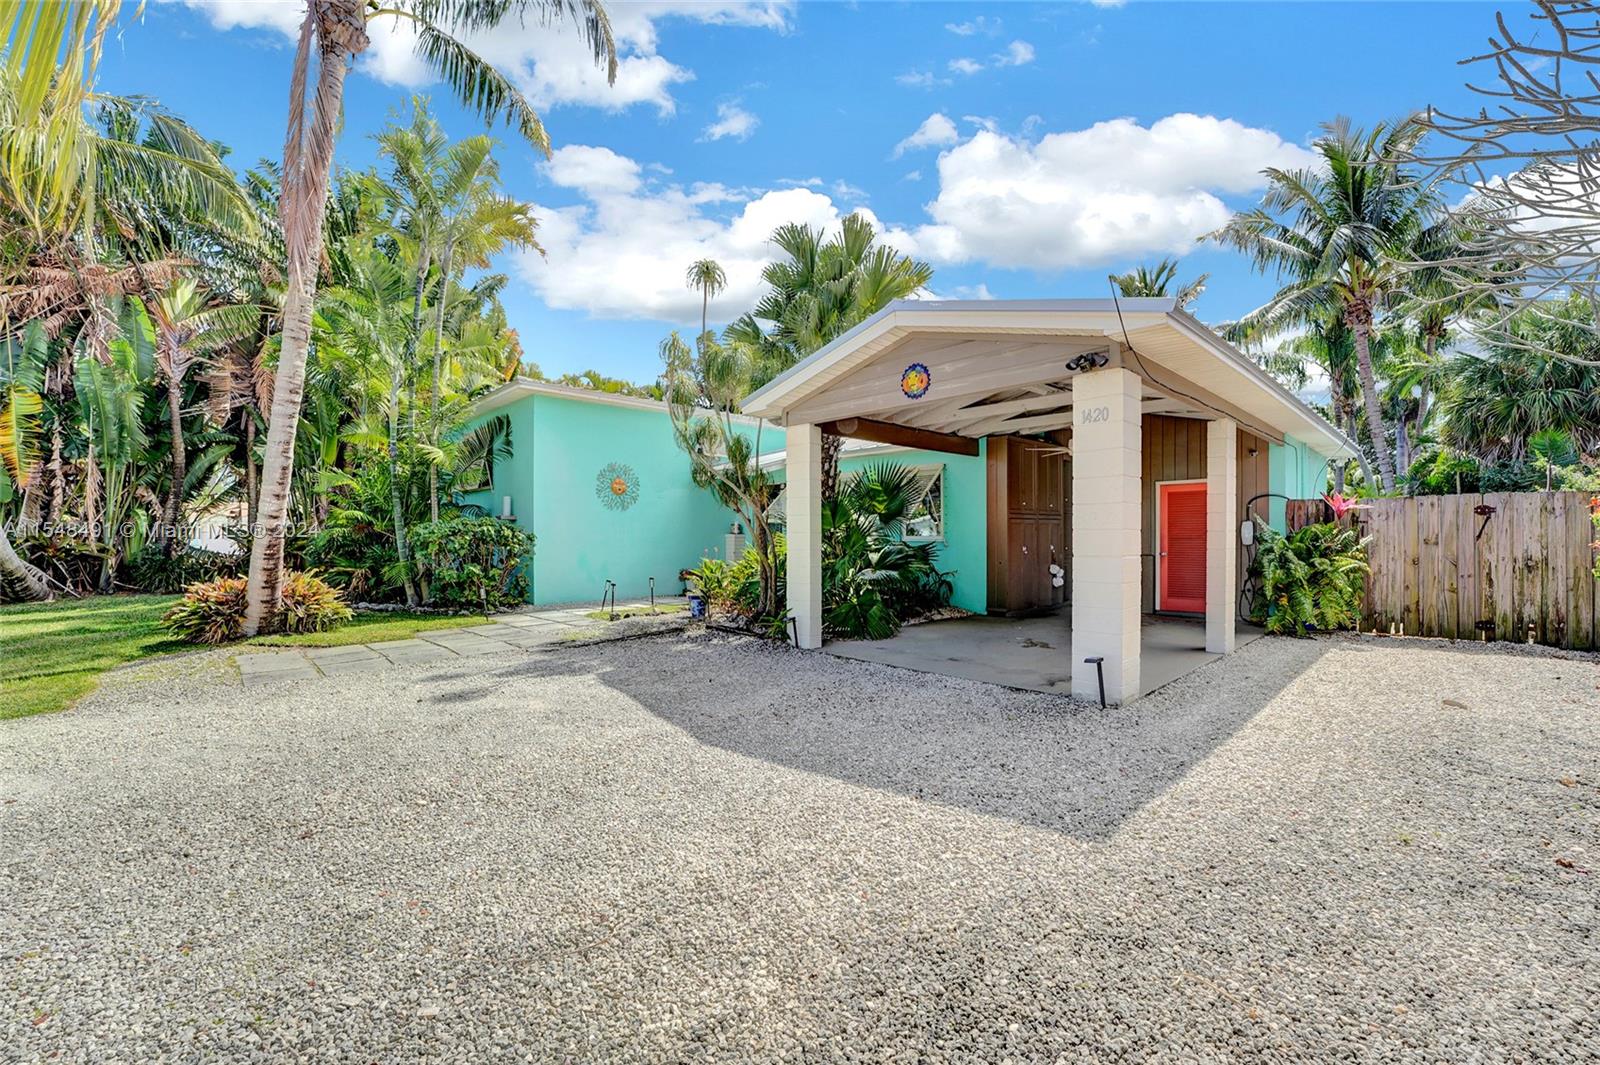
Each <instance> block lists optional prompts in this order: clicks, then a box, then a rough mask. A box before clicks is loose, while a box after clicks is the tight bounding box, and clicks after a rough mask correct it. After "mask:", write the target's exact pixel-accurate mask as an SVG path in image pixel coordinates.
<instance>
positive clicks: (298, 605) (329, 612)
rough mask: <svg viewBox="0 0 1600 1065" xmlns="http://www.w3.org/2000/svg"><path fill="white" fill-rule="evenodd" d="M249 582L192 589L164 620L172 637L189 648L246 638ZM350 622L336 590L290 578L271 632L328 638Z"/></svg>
mask: <svg viewBox="0 0 1600 1065" xmlns="http://www.w3.org/2000/svg"><path fill="white" fill-rule="evenodd" d="M244 609H245V579H244V578H243V577H223V578H222V579H220V580H215V581H207V582H205V583H202V584H191V585H190V586H189V590H188V591H187V592H185V593H184V596H183V598H182V599H180V600H178V601H177V602H176V603H174V604H173V605H172V608H171V609H170V610H168V611H167V612H166V614H165V615H163V616H162V624H164V625H165V626H166V628H167V631H168V632H171V633H172V634H173V635H174V636H176V637H178V639H180V640H185V641H187V642H189V643H209V644H222V643H229V642H231V641H233V640H237V639H239V638H240V637H241V636H243V635H244ZM349 620H350V608H349V607H347V606H345V603H344V599H343V598H342V597H341V596H340V595H339V591H338V589H336V588H333V587H330V586H329V585H327V584H326V583H324V582H323V581H321V580H318V579H317V578H316V577H315V576H313V575H312V574H309V573H291V574H289V577H288V580H286V581H284V585H283V606H282V607H281V608H280V609H279V610H278V611H277V612H276V613H274V615H273V616H272V618H271V620H270V624H269V631H271V632H286V633H299V632H326V631H327V630H328V629H331V628H335V627H337V626H339V625H341V624H343V623H344V622H346V621H349Z"/></svg>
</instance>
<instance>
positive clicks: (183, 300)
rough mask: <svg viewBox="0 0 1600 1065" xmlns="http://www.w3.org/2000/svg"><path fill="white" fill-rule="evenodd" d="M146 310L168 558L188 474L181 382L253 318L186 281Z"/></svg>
mask: <svg viewBox="0 0 1600 1065" xmlns="http://www.w3.org/2000/svg"><path fill="white" fill-rule="evenodd" d="M147 309H148V311H149V314H150V321H151V323H152V324H153V325H154V326H155V366H156V373H157V376H158V377H160V378H162V379H164V380H165V381H166V385H167V418H168V420H169V422H170V424H171V426H172V482H171V484H170V485H169V486H168V489H167V502H166V509H165V511H164V512H163V513H162V519H161V524H162V528H161V529H160V530H159V531H158V533H157V535H156V541H157V542H158V543H161V544H163V545H164V546H165V548H166V550H167V553H168V554H171V553H172V552H173V551H174V550H175V549H176V547H177V545H178V544H179V542H180V539H179V537H177V536H176V535H175V531H176V528H177V524H178V518H179V514H178V508H179V506H180V504H181V503H182V501H183V483H184V476H185V474H186V473H187V472H188V455H187V454H186V449H185V447H184V438H183V387H184V382H185V381H186V380H187V378H188V376H189V371H190V370H191V369H193V368H194V367H196V366H198V365H202V364H204V363H205V362H206V361H207V360H208V359H209V358H210V357H211V356H212V355H214V354H215V353H217V352H218V351H220V350H221V349H222V348H224V347H226V346H227V345H229V344H231V343H233V342H234V341H236V340H238V339H239V338H241V337H243V336H245V335H246V334H248V333H249V332H250V331H251V330H253V329H254V328H255V327H256V323H257V321H258V319H259V313H258V311H257V309H256V308H255V307H250V306H245V305H242V304H230V303H213V302H211V301H210V300H209V298H208V296H207V294H206V293H205V292H203V291H201V289H200V286H199V285H197V284H196V283H195V282H194V281H192V280H187V279H186V280H182V281H178V282H175V283H174V284H173V285H172V286H171V287H170V288H168V289H167V291H165V292H163V293H161V294H160V295H158V296H157V297H156V298H155V299H153V300H151V301H150V302H149V303H148V304H147Z"/></svg>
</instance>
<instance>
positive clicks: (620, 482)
mask: <svg viewBox="0 0 1600 1065" xmlns="http://www.w3.org/2000/svg"><path fill="white" fill-rule="evenodd" d="M594 494H595V495H596V496H597V497H598V498H599V500H600V502H601V504H602V505H604V506H605V507H606V508H607V509H609V510H627V509H628V508H629V507H631V506H633V505H634V504H635V503H637V502H638V501H639V475H638V474H636V473H634V472H633V467H632V466H626V465H623V464H622V463H620V462H608V463H607V464H606V465H604V466H602V467H600V472H599V473H597V474H596V475H595V478H594Z"/></svg>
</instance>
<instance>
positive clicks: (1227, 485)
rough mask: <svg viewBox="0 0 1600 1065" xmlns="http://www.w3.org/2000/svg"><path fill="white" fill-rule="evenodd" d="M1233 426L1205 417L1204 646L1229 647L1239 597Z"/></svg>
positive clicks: (1236, 438) (1224, 649)
mask: <svg viewBox="0 0 1600 1065" xmlns="http://www.w3.org/2000/svg"><path fill="white" fill-rule="evenodd" d="M1238 537H1239V426H1238V423H1236V422H1235V421H1234V420H1233V419H1232V418H1217V419H1215V420H1214V421H1210V422H1207V423H1206V650H1207V651H1210V652H1211V653H1212V654H1219V655H1225V654H1228V653H1229V652H1231V651H1232V650H1233V644H1234V627H1233V618H1234V611H1235V610H1236V609H1237V607H1238V603H1237V599H1238V597H1239V543H1238Z"/></svg>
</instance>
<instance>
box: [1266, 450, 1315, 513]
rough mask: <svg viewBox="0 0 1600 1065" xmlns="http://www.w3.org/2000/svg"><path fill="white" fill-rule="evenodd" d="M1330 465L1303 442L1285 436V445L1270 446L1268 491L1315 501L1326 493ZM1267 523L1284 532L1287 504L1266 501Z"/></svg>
mask: <svg viewBox="0 0 1600 1065" xmlns="http://www.w3.org/2000/svg"><path fill="white" fill-rule="evenodd" d="M1327 480H1328V464H1327V460H1325V459H1324V458H1323V457H1322V456H1321V455H1319V454H1317V453H1316V452H1315V451H1312V450H1311V448H1310V447H1308V446H1306V444H1305V443H1303V442H1302V441H1299V440H1296V439H1295V438H1294V437H1292V436H1285V437H1284V438H1283V444H1282V445H1278V444H1270V445H1268V452H1267V483H1268V488H1269V489H1270V490H1271V491H1273V492H1277V493H1279V494H1280V495H1286V496H1288V497H1289V498H1290V499H1315V498H1316V497H1317V496H1320V495H1322V493H1323V492H1325V491H1326V490H1327ZM1266 502H1267V504H1268V506H1267V520H1268V523H1269V524H1270V525H1271V526H1272V527H1273V528H1274V529H1277V530H1278V531H1279V532H1282V531H1284V501H1283V500H1281V499H1269V500H1267V501H1266Z"/></svg>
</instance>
